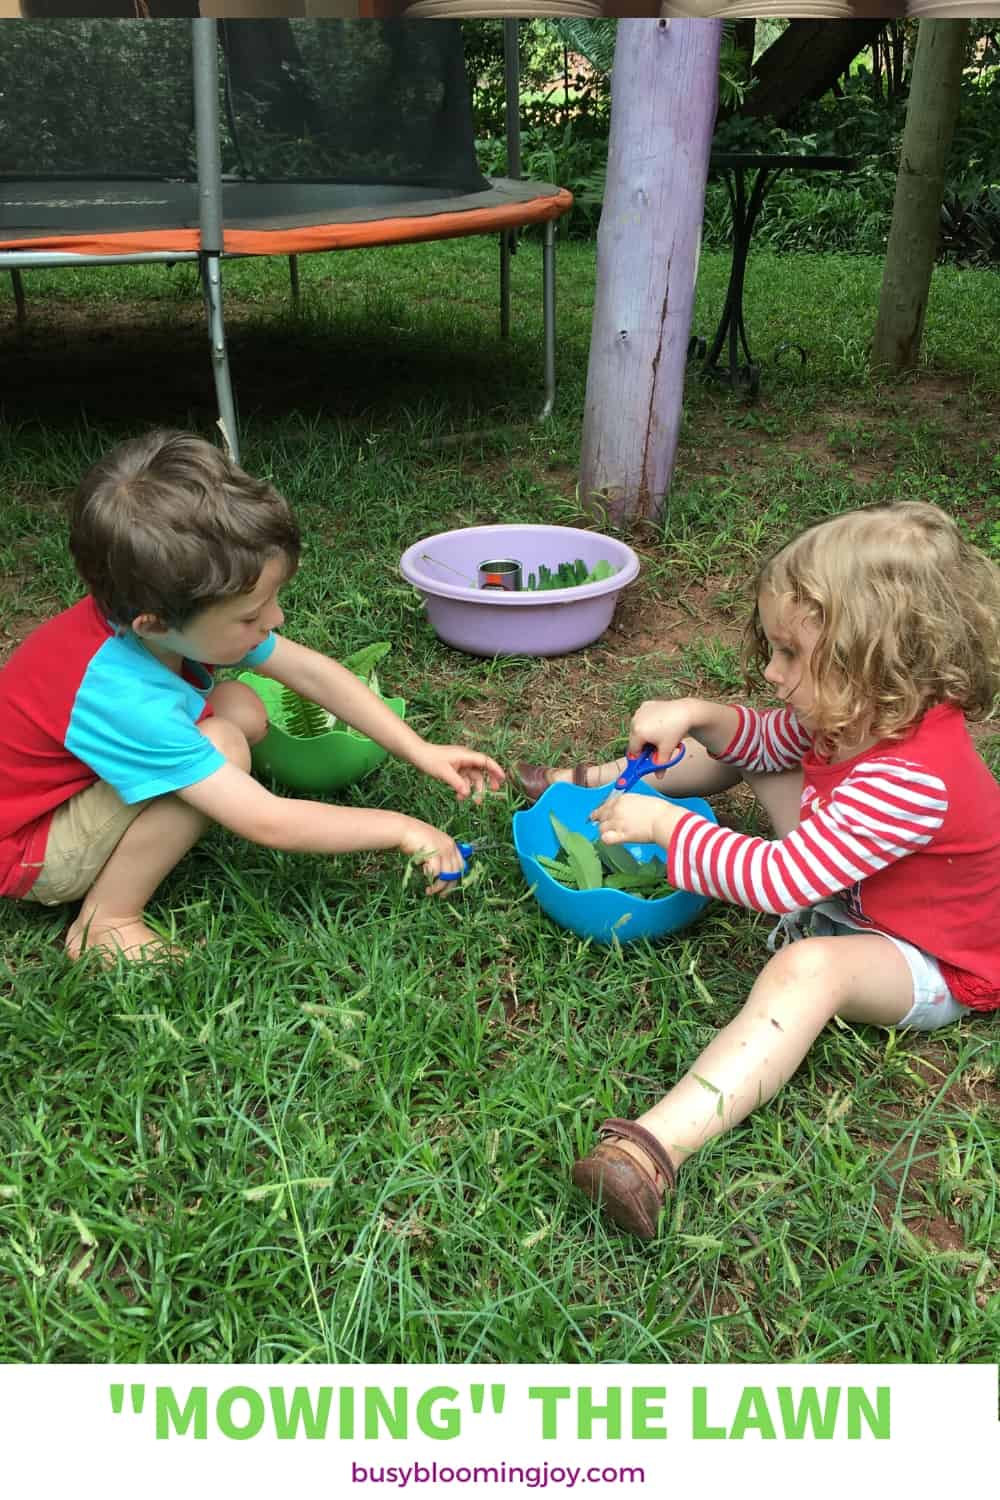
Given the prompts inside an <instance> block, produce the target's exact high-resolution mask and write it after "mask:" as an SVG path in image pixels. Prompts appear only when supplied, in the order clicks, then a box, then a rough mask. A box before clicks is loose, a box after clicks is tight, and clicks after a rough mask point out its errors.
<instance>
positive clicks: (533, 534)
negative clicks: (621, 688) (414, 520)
mask: <svg viewBox="0 0 1000 1500" xmlns="http://www.w3.org/2000/svg"><path fill="white" fill-rule="evenodd" d="M500 557H509V558H515V559H516V560H517V561H518V562H519V563H520V564H521V570H522V575H523V578H524V581H525V582H527V579H528V574H529V573H537V572H538V569H539V566H540V565H541V564H542V563H544V564H545V565H546V567H549V568H551V569H552V570H553V571H555V569H556V567H557V566H558V564H559V563H561V562H575V560H576V559H577V558H581V559H582V560H583V562H584V563H585V564H586V565H587V568H588V570H589V569H590V568H593V567H594V566H595V564H597V563H599V562H601V561H602V560H604V561H606V562H609V563H611V565H612V566H613V567H616V568H617V569H618V572H617V573H615V574H614V575H613V576H612V577H611V578H603V579H601V580H600V582H598V583H582V584H579V585H578V586H577V587H576V588H569V589H545V590H542V591H540V592H539V591H535V590H532V589H526V588H525V589H520V590H517V591H516V592H515V591H511V592H500V591H499V590H494V589H481V588H479V586H478V579H477V573H478V569H479V565H480V563H482V562H485V561H486V560H487V559H488V558H500ZM430 559H433V561H431V560H430ZM399 567H400V572H401V573H402V575H403V577H404V578H405V579H406V581H407V583H411V584H412V585H413V587H414V588H416V589H419V590H420V592H421V594H423V596H424V604H425V606H426V609H427V618H428V620H429V621H430V623H431V625H432V626H433V628H434V630H435V632H436V634H437V635H438V636H439V637H440V638H441V640H442V641H444V642H445V644H446V645H448V646H456V647H457V648H458V649H459V650H460V651H468V652H470V653H471V654H472V655H473V656H562V655H563V654H564V653H565V652H567V651H579V650H580V648H581V647H582V646H589V645H590V643H591V641H596V640H597V638H598V637H599V636H602V635H603V634H604V632H605V631H606V630H607V628H608V626H609V625H610V624H611V616H612V615H613V614H614V612H615V604H616V602H617V599H618V595H619V594H620V593H621V591H622V589H623V588H625V587H626V585H627V584H630V583H631V582H632V580H633V579H634V578H635V577H636V576H637V574H638V572H639V559H638V558H637V557H636V555H635V553H634V552H633V551H632V548H631V547H627V546H626V545H625V543H624V542H619V541H616V540H615V539H614V538H613V537H610V536H603V535H602V534H601V533H600V532H599V531H584V530H582V529H581V528H580V527H577V526H466V527H463V528H462V529H461V530H459V531H439V532H438V534H437V535H436V536H428V537H424V538H423V540H422V541H419V542H414V544H413V546H412V547H408V548H407V549H406V551H405V552H404V553H403V555H402V557H401V558H400V560H399ZM452 569H454V570H455V571H454V572H452V571H451V570H452ZM458 574H465V575H466V577H467V578H468V579H469V581H468V582H466V581H464V580H463V579H462V578H461V577H459V576H457V575H458Z"/></svg>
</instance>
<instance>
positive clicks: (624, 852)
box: [597, 843, 643, 875]
mask: <svg viewBox="0 0 1000 1500" xmlns="http://www.w3.org/2000/svg"><path fill="white" fill-rule="evenodd" d="M597 853H598V855H599V856H600V860H601V863H602V864H604V865H606V867H607V868H608V869H609V870H612V871H614V872H615V874H618V875H634V874H635V873H636V872H637V871H638V870H641V869H642V868H643V866H642V865H641V864H640V862H639V860H637V859H636V857H635V855H634V854H631V853H630V852H629V850H628V849H626V848H624V847H623V846H622V845H621V844H601V843H599V844H598V845H597Z"/></svg>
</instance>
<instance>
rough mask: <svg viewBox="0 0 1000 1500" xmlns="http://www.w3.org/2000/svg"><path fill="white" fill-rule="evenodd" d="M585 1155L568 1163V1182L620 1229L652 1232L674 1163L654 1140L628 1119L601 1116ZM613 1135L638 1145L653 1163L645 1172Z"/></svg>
mask: <svg viewBox="0 0 1000 1500" xmlns="http://www.w3.org/2000/svg"><path fill="white" fill-rule="evenodd" d="M599 1135H600V1139H599V1141H598V1143H597V1145H596V1146H595V1147H594V1149H593V1151H592V1152H591V1153H590V1155H589V1156H585V1157H584V1158H583V1159H582V1161H578V1162H574V1163H573V1182H574V1183H575V1185H576V1186H577V1187H578V1188H579V1189H580V1191H581V1192H583V1193H586V1195H587V1197H588V1198H590V1199H591V1200H592V1201H593V1202H594V1203H597V1204H599V1206H600V1207H601V1208H602V1209H603V1210H604V1212H605V1213H606V1214H607V1216H608V1218H609V1219H613V1220H614V1222H615V1223H616V1224H618V1225H619V1226H620V1227H621V1228H622V1229H627V1230H629V1232H630V1233H632V1234H637V1235H638V1236H639V1238H640V1239H643V1240H651V1239H655V1237H656V1230H657V1223H658V1221H659V1217H660V1211H661V1209H662V1208H663V1200H664V1197H665V1196H666V1194H667V1193H668V1192H669V1191H670V1190H671V1189H672V1188H673V1187H674V1186H675V1184H676V1181H677V1174H676V1171H675V1169H674V1164H673V1162H672V1161H671V1160H670V1157H669V1156H668V1155H667V1153H666V1152H665V1151H664V1149H663V1147H662V1146H661V1145H660V1143H659V1141H658V1140H657V1139H656V1137H655V1136H654V1135H651V1134H650V1132H649V1131H648V1130H646V1129H645V1128H644V1127H643V1126H642V1125H637V1124H636V1123H635V1121H634V1120H605V1122H604V1124H603V1125H602V1126H601V1128H600V1132H599ZM617 1140H626V1141H632V1142H633V1144H634V1145H636V1146H640V1147H641V1148H642V1150H643V1151H644V1152H645V1153H646V1155H647V1156H648V1157H649V1159H650V1161H651V1162H652V1163H653V1164H654V1167H655V1171H652V1172H650V1171H649V1170H648V1169H647V1168H646V1167H644V1166H643V1165H642V1164H641V1163H640V1162H638V1161H636V1159H635V1157H634V1156H630V1155H629V1153H628V1152H627V1151H623V1150H622V1148H621V1146H619V1145H617V1144H616V1141H617Z"/></svg>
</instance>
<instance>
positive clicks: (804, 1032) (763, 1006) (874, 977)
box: [621, 933, 913, 1167]
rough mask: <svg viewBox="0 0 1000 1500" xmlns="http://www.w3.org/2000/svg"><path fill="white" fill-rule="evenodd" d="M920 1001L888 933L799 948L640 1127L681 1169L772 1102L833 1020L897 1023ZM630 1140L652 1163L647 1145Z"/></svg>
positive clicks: (778, 963) (778, 960) (773, 968)
mask: <svg viewBox="0 0 1000 1500" xmlns="http://www.w3.org/2000/svg"><path fill="white" fill-rule="evenodd" d="M912 1003H913V980H912V977H911V974H910V969H909V965H908V964H907V962H906V960H905V958H904V957H903V955H902V954H901V953H900V951H899V949H898V948H897V947H896V945H895V944H894V943H891V942H890V941H889V939H888V938H884V937H881V936H879V935H878V934H876V933H860V934H858V936H856V937H828V938H807V939H805V940H803V941H802V942H798V943H793V944H790V945H789V946H788V947H786V948H784V949H783V950H782V951H781V952H780V953H777V954H775V956H774V957H773V958H772V959H771V960H770V962H769V963H768V964H767V965H766V966H765V968H764V969H763V971H762V972H761V974H760V975H759V977H758V979H757V982H756V983H755V985H754V987H753V989H752V990H751V991H750V995H749V998H748V999H747V1001H746V1004H745V1005H744V1007H743V1009H742V1010H741V1011H740V1012H739V1014H738V1015H737V1016H736V1017H735V1018H734V1020H732V1021H730V1023H729V1025H728V1026H725V1027H724V1028H723V1029H722V1031H720V1032H719V1034H718V1035H717V1036H716V1037H715V1039H714V1041H712V1042H710V1043H709V1045H708V1047H706V1049H705V1051H704V1052H703V1053H702V1054H701V1056H700V1057H699V1058H698V1059H697V1061H696V1062H695V1063H694V1064H693V1066H692V1067H691V1068H690V1069H689V1070H688V1072H687V1073H685V1075H684V1077H683V1078H682V1079H681V1080H680V1082H679V1083H676V1084H675V1085H674V1087H673V1088H672V1089H671V1090H670V1092H669V1093H668V1094H666V1095H665V1096H664V1098H662V1099H661V1100H660V1102H659V1103H658V1104H654V1106H653V1108H652V1109H650V1110H647V1111H646V1113H645V1114H643V1115H640V1116H639V1120H638V1123H639V1124H640V1125H644V1126H645V1128H646V1129H647V1130H649V1131H651V1132H652V1134H653V1135H654V1136H655V1137H656V1139H657V1140H658V1141H659V1142H660V1144H661V1145H662V1146H663V1147H664V1148H665V1150H666V1151H667V1154H668V1155H669V1156H670V1158H671V1160H672V1161H673V1162H674V1163H675V1164H677V1165H679V1164H680V1163H681V1162H683V1161H685V1160H686V1159H687V1158H688V1157H689V1156H691V1155H692V1153H693V1152H695V1151H697V1150H698V1149H699V1147H701V1146H703V1145H704V1144H705V1142H706V1141H710V1140H714V1139H715V1137H716V1136H720V1135H722V1134H723V1133H724V1132H725V1131H727V1130H729V1129H730V1128H731V1127H732V1126H733V1125H738V1124H739V1122H740V1121H741V1120H744V1119H745V1118H746V1117H747V1115H748V1114H749V1113H750V1111H751V1110H753V1109H755V1108H756V1107H757V1106H758V1105H760V1104H764V1103H766V1102H767V1100H768V1099H771V1098H772V1097H773V1096H774V1095H775V1094H776V1093H777V1091H778V1089H779V1088H780V1087H781V1085H782V1084H783V1083H785V1082H786V1081H787V1080H788V1079H789V1078H790V1077H791V1076H792V1074H793V1073H794V1072H795V1071H796V1069H797V1068H798V1066H799V1064H800V1063H801V1062H802V1059H803V1058H804V1057H805V1055H806V1053H807V1052H808V1050H809V1048H810V1047H811V1046H812V1044H813V1042H814V1041H815V1040H816V1037H817V1036H818V1035H819V1033H820V1032H821V1031H822V1029H823V1027H824V1026H825V1025H826V1024H827V1023H828V1022H829V1021H830V1020H831V1019H832V1018H833V1016H835V1015H838V1016H841V1017H842V1018H843V1019H844V1020H846V1021H857V1022H863V1023H867V1024H870V1025H874V1026H894V1025H896V1024H897V1023H898V1022H899V1021H901V1020H902V1019H903V1017H904V1016H905V1015H906V1013H907V1011H908V1010H909V1009H910V1006H911V1005H912ZM621 1144H622V1147H623V1149H625V1150H627V1151H629V1152H630V1153H632V1154H634V1155H635V1156H636V1158H637V1160H642V1152H641V1148H637V1147H635V1146H633V1145H632V1144H631V1142H628V1141H623V1142H622V1143H621ZM644 1165H646V1166H647V1167H648V1166H649V1165H651V1164H650V1163H649V1162H648V1159H647V1160H646V1161H645V1162H644Z"/></svg>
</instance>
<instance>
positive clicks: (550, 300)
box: [538, 219, 556, 422]
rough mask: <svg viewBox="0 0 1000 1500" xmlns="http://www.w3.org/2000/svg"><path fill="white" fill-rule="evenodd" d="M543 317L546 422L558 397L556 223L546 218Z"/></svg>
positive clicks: (540, 417) (540, 416)
mask: <svg viewBox="0 0 1000 1500" xmlns="http://www.w3.org/2000/svg"><path fill="white" fill-rule="evenodd" d="M542 318H543V322H544V325H545V405H544V406H543V407H542V409H541V411H540V412H539V413H538V420H539V421H540V422H544V421H545V419H546V417H549V416H551V415H552V408H553V406H554V405H555V399H556V225H555V220H554V219H546V220H545V237H544V239H543V241H542Z"/></svg>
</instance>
